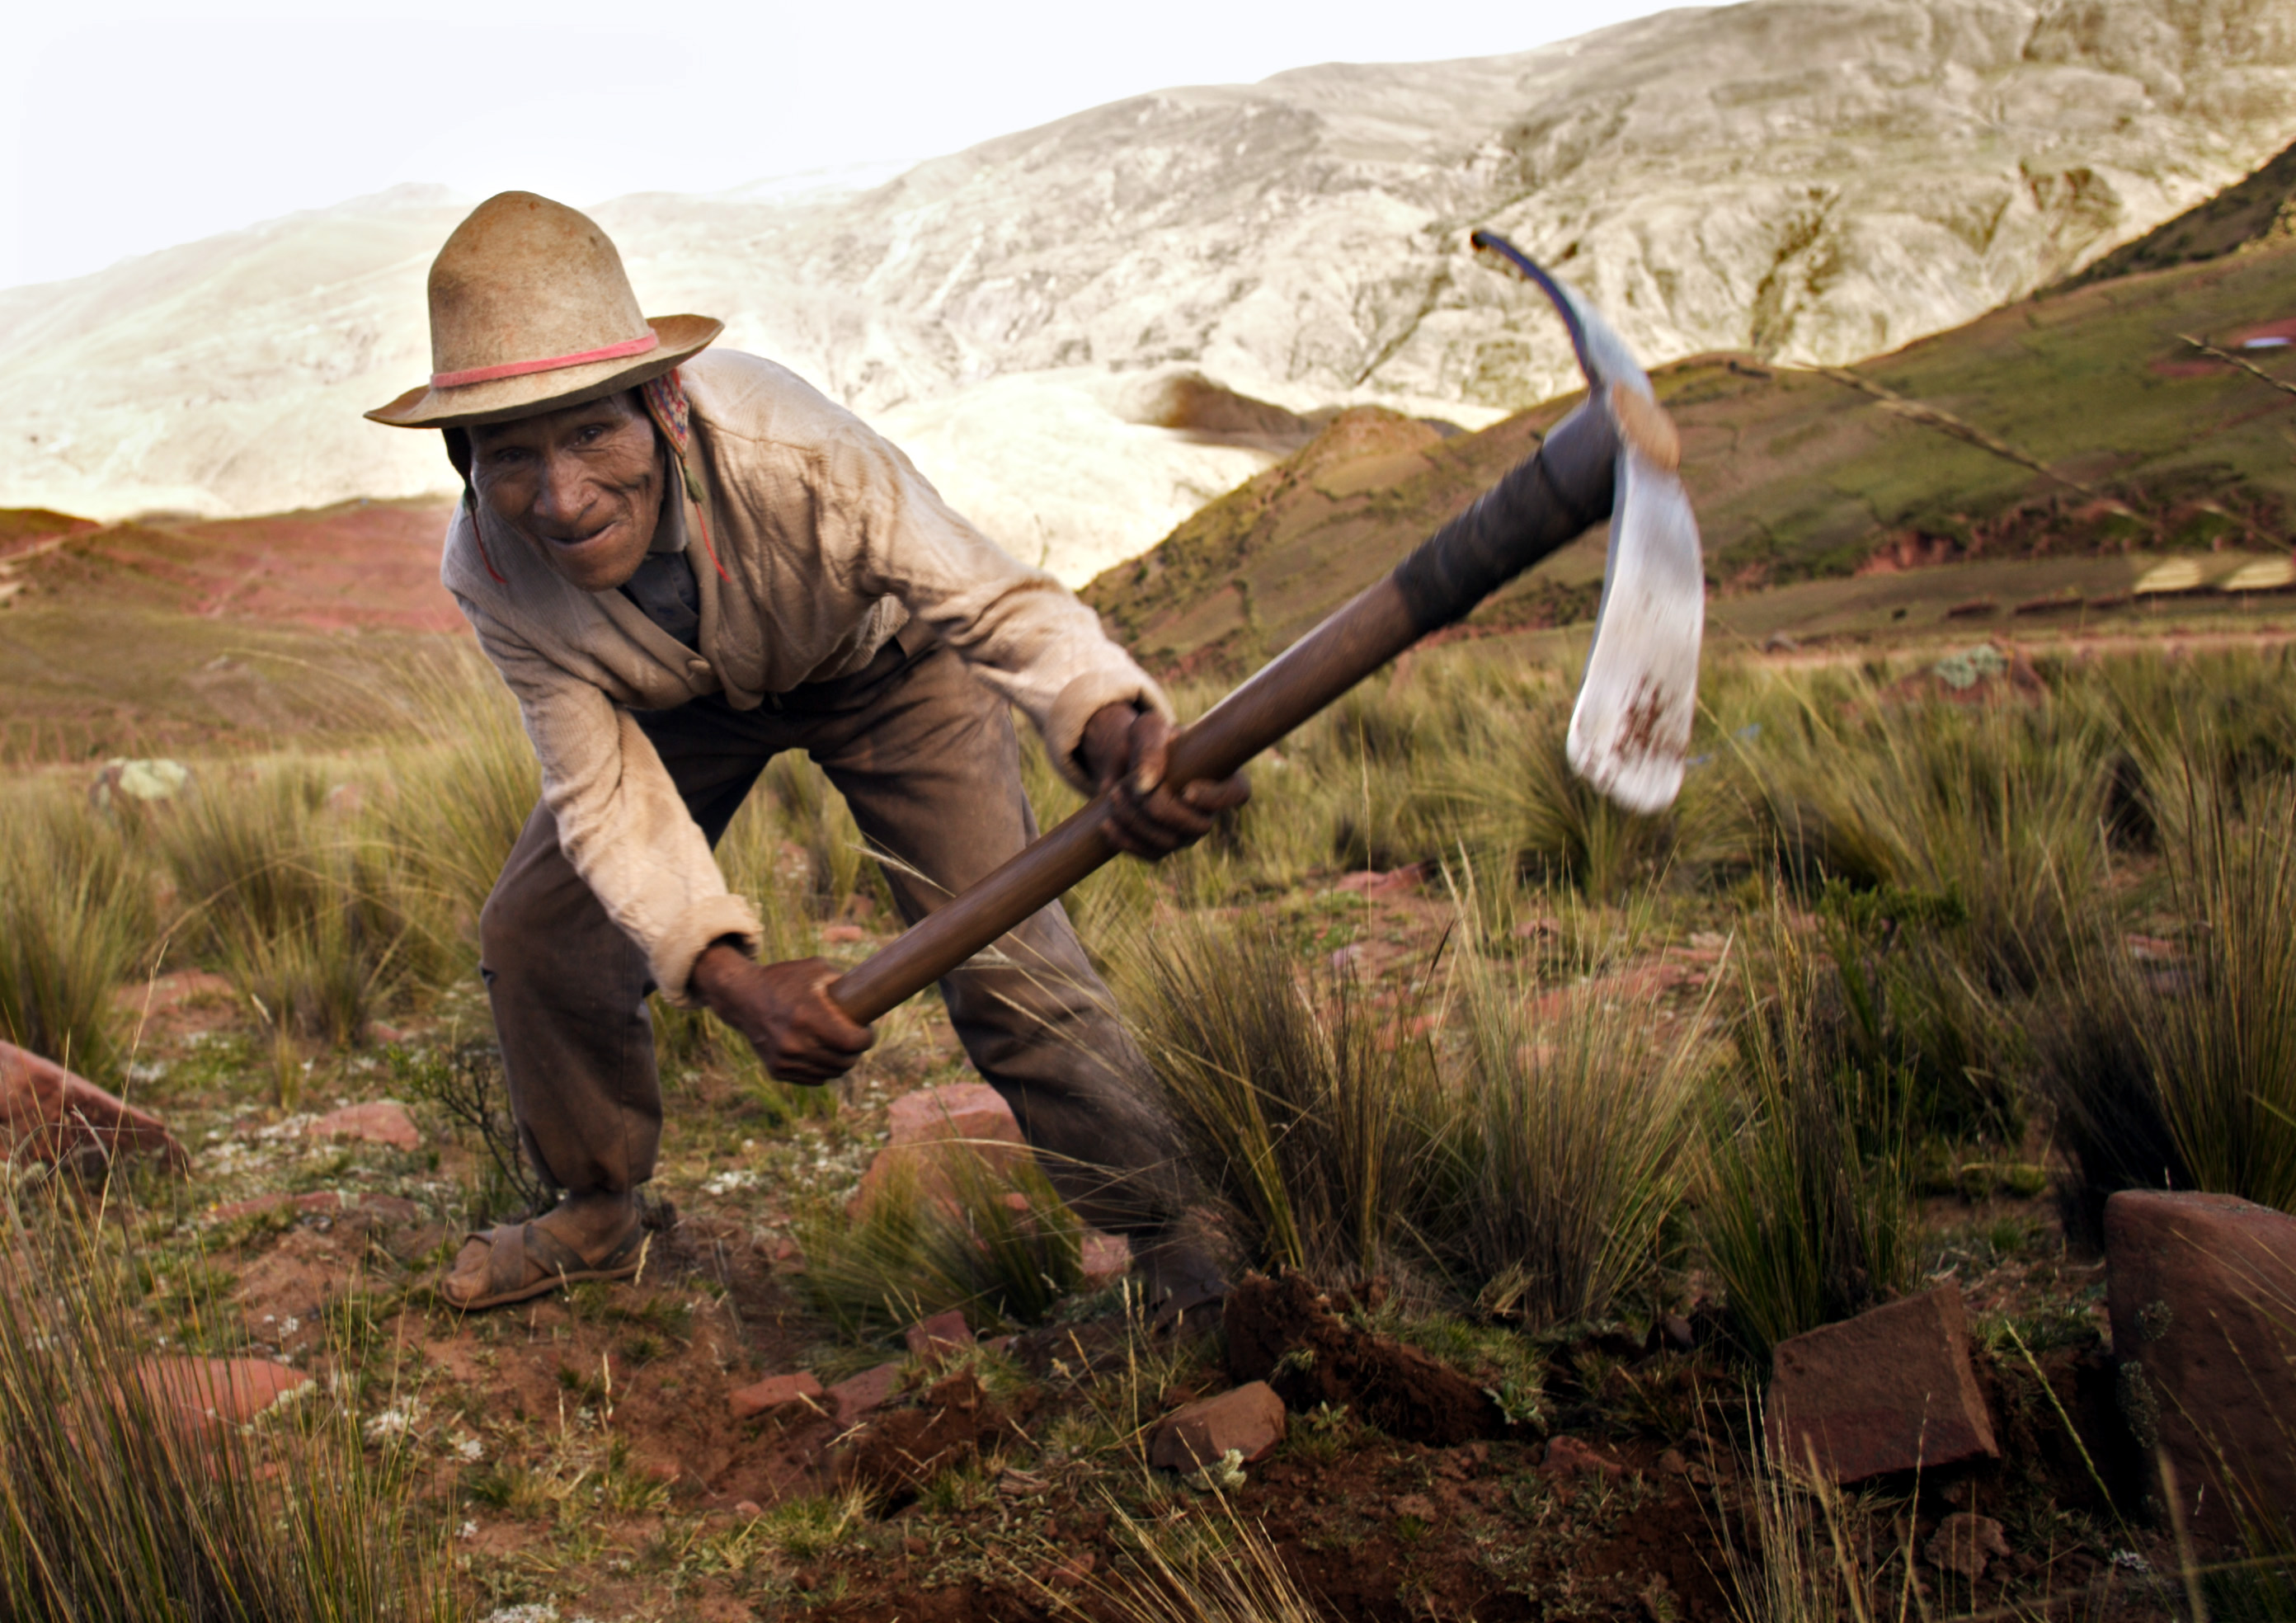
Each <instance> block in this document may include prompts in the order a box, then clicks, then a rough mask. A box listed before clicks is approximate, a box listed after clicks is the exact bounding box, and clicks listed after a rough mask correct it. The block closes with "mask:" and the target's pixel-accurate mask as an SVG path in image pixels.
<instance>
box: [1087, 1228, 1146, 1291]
mask: <svg viewBox="0 0 2296 1623" xmlns="http://www.w3.org/2000/svg"><path fill="white" fill-rule="evenodd" d="M1077 1261H1078V1264H1079V1265H1080V1266H1082V1267H1083V1269H1084V1283H1085V1289H1086V1290H1087V1291H1097V1290H1099V1289H1101V1288H1102V1287H1103V1286H1104V1285H1112V1284H1114V1283H1116V1282H1117V1281H1118V1280H1119V1279H1122V1278H1123V1277H1124V1276H1125V1275H1127V1274H1129V1273H1130V1272H1131V1271H1132V1242H1130V1241H1128V1240H1127V1239H1125V1238H1124V1237H1123V1236H1122V1235H1120V1234H1102V1233H1101V1232H1100V1231H1099V1230H1098V1229H1096V1228H1087V1230H1085V1231H1084V1234H1083V1238H1082V1242H1081V1243H1080V1244H1079V1245H1078V1256H1077Z"/></svg>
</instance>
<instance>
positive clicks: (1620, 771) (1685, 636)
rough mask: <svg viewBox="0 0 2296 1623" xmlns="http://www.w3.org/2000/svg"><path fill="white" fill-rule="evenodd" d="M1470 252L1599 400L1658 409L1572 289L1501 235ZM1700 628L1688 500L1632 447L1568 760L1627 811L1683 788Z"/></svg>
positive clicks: (1623, 457)
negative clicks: (1510, 279) (1627, 395)
mask: <svg viewBox="0 0 2296 1623" xmlns="http://www.w3.org/2000/svg"><path fill="white" fill-rule="evenodd" d="M1470 241H1471V242H1473V243H1474V245H1475V246H1476V247H1478V248H1488V249H1490V250H1493V251H1494V252H1497V253H1498V254H1501V255H1503V256H1505V258H1506V259H1507V260H1508V261H1509V262H1510V263H1512V264H1513V266H1515V267H1516V268H1517V269H1518V270H1520V271H1521V272H1522V274H1523V275H1526V276H1528V277H1529V278H1530V280H1531V281H1532V282H1534V283H1537V284H1538V289H1539V291H1541V292H1543V293H1545V294H1546V297H1547V299H1549V300H1550V301H1551V302H1552V303H1553V304H1554V308H1555V311H1556V313H1557V314H1559V315H1560V316H1562V324H1563V325H1564V326H1565V327H1567V328H1568V329H1569V330H1570V346H1571V348H1573V349H1574V350H1575V351H1577V353H1578V357H1579V369H1580V370H1581V371H1583V372H1584V373H1586V374H1587V382H1588V384H1589V385H1590V386H1591V389H1592V391H1593V393H1594V395H1595V398H1597V399H1601V398H1603V396H1604V393H1605V391H1606V390H1607V389H1608V388H1609V387H1610V386H1611V385H1613V384H1620V385H1623V386H1625V387H1626V388H1628V389H1632V390H1633V391H1634V392H1635V393H1636V394H1638V395H1640V396H1641V397H1642V398H1644V399H1645V400H1655V399H1656V396H1655V395H1654V394H1653V393H1652V389H1651V384H1650V379H1649V378H1648V377H1646V376H1645V375H1644V373H1643V369H1642V366H1641V365H1640V364H1639V363H1637V362H1636V359H1635V357H1634V352H1633V351H1632V350H1630V349H1628V348H1627V344H1626V340H1624V339H1622V338H1620V336H1619V335H1618V333H1617V332H1616V331H1615V330H1614V329H1613V328H1612V327H1611V324H1610V323H1609V322H1607V321H1605V320H1603V313H1602V312H1601V311H1600V310H1597V309H1596V308H1595V307H1594V306H1593V305H1592V304H1590V303H1588V302H1587V300H1586V299H1583V298H1581V297H1580V296H1579V292H1578V291H1577V290H1575V289H1574V288H1572V287H1571V286H1570V283H1566V282H1564V281H1563V280H1562V278H1561V277H1559V276H1555V275H1551V274H1549V273H1548V272H1547V271H1546V270H1545V269H1544V268H1542V267H1541V266H1538V264H1537V263H1536V262H1534V261H1533V260H1532V259H1531V258H1530V257H1529V255H1527V254H1525V253H1524V252H1523V251H1522V250H1521V249H1519V248H1517V247H1515V245H1514V244H1513V243H1512V242H1508V241H1507V240H1506V239H1505V237H1503V236H1500V235H1499V234H1497V233H1496V232H1490V231H1478V232H1476V233H1475V234H1473V236H1472V238H1471V239H1470ZM1612 410H1613V414H1614V415H1615V414H1616V408H1615V406H1613V407H1612ZM1668 438H1669V451H1668V452H1667V455H1668V458H1669V463H1671V460H1672V452H1671V448H1670V447H1671V435H1670V434H1669V437H1668ZM1705 629H1706V561H1705V554H1704V553H1703V551H1702V549H1701V547H1700V545H1699V540H1698V520H1697V517H1696V515H1695V514H1693V512H1691V510H1690V498H1689V496H1687V495H1686V494H1685V492H1684V490H1683V488H1682V481H1681V480H1678V479H1677V478H1676V477H1675V476H1674V473H1673V471H1671V467H1670V466H1669V465H1661V463H1658V462H1656V461H1653V460H1652V458H1651V456H1650V455H1647V454H1646V453H1645V451H1644V450H1643V449H1639V448H1636V445H1635V444H1634V443H1633V442H1632V439H1631V437H1629V438H1628V439H1627V440H1626V441H1624V442H1623V443H1622V445H1621V448H1620V452H1619V473H1618V483H1617V497H1616V500H1615V502H1614V504H1613V505H1612V507H1611V548H1610V555H1609V557H1608V558H1607V559H1606V560H1605V561H1604V563H1603V598H1602V602H1601V604H1600V605H1599V606H1598V607H1597V608H1596V610H1595V642H1594V646H1593V647H1592V648H1591V649H1589V650H1588V651H1587V674H1586V676H1585V678H1584V679H1583V680H1582V681H1581V682H1580V684H1579V702H1578V704H1577V706H1576V707H1575V708H1574V709H1572V710H1571V712H1570V738H1569V740H1568V744H1567V749H1566V753H1567V754H1568V756H1569V758H1570V766H1571V770H1572V771H1574V772H1576V773H1578V774H1579V776H1580V777H1582V778H1584V779H1586V780H1587V782H1588V783H1591V784H1593V785H1594V786H1595V788H1596V789H1597V790H1599V791H1602V792H1603V794H1605V795H1608V796H1609V797H1610V798H1611V799H1613V800H1615V801H1617V802H1618V803H1619V804H1620V805H1621V806H1624V807H1627V808H1628V809H1629V810H1631V811H1638V812H1657V811H1663V810H1664V809H1665V808H1666V807H1669V805H1671V804H1673V801H1674V797H1675V796H1676V795H1677V793H1679V792H1680V791H1681V789H1682V774H1683V759H1684V757H1685V754H1686V753H1687V751H1688V750H1689V747H1690V727H1691V723H1692V721H1693V718H1694V717H1695V715H1696V713H1697V705H1698V652H1699V644H1700V643H1701V641H1702V638H1703V636H1704V634H1705Z"/></svg>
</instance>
